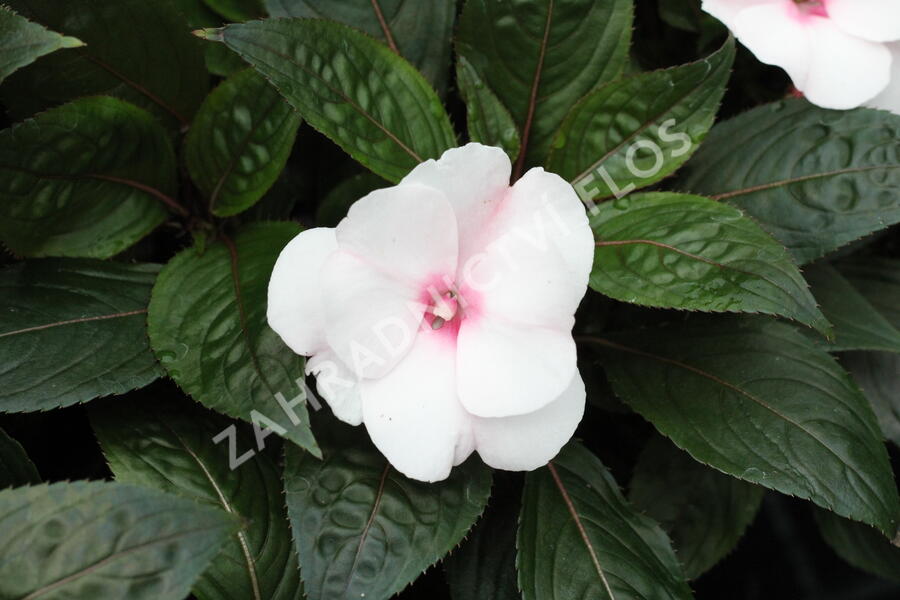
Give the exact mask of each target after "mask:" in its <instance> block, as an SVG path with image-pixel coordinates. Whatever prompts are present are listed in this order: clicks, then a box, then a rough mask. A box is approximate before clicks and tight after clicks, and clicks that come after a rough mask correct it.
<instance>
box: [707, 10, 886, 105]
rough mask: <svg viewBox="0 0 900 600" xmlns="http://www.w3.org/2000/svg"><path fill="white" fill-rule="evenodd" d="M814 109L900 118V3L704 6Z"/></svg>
mask: <svg viewBox="0 0 900 600" xmlns="http://www.w3.org/2000/svg"><path fill="white" fill-rule="evenodd" d="M703 10H705V11H706V12H708V13H709V14H711V15H712V16H714V17H716V18H717V19H719V20H720V21H722V22H723V23H725V25H726V26H727V27H728V28H729V29H730V30H731V31H732V32H733V33H734V35H735V37H737V38H738V39H739V40H740V41H741V42H742V43H743V44H744V45H745V46H746V47H747V48H749V49H750V51H751V52H753V54H755V55H756V57H757V58H758V59H759V60H761V61H762V62H764V63H767V64H770V65H777V66H779V67H781V68H783V69H784V70H785V71H787V73H788V75H789V76H790V77H791V79H792V80H793V82H794V85H795V86H796V87H797V89H798V90H800V91H801V92H803V94H804V95H805V96H806V97H807V98H808V99H809V101H810V102H812V103H813V104H817V105H819V106H822V107H824V108H834V109H848V108H856V107H858V106H863V105H865V106H870V107H873V108H882V109H886V110H891V111H893V112H896V113H898V114H900V41H898V40H900V0H703Z"/></svg>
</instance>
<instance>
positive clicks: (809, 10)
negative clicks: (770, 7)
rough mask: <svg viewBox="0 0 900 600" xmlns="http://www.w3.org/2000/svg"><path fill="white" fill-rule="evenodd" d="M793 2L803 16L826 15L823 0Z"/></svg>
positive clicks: (795, 0) (798, 0) (797, 0)
mask: <svg viewBox="0 0 900 600" xmlns="http://www.w3.org/2000/svg"><path fill="white" fill-rule="evenodd" d="M794 4H796V5H797V8H798V9H799V10H800V14H801V15H803V16H817V17H827V16H828V10H827V9H826V8H825V2H824V0H794Z"/></svg>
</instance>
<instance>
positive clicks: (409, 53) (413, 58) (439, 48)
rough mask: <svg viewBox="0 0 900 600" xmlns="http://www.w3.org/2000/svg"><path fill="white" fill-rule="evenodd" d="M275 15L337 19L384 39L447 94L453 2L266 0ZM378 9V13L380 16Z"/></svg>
mask: <svg viewBox="0 0 900 600" xmlns="http://www.w3.org/2000/svg"><path fill="white" fill-rule="evenodd" d="M265 2H266V5H267V7H268V9H269V14H271V15H272V16H273V17H308V18H320V19H329V20H331V21H338V22H340V23H343V24H344V25H350V26H351V27H356V28H358V29H361V30H363V31H364V32H366V33H368V34H369V35H370V36H372V37H374V38H375V39H378V40H381V41H382V42H384V43H386V44H388V45H389V46H390V47H391V48H395V49H396V52H397V53H398V54H400V56H402V57H403V58H405V59H406V60H408V61H409V62H410V63H412V64H413V65H414V66H415V67H416V68H418V70H419V71H420V72H421V73H422V75H424V76H425V78H426V79H427V80H428V81H429V83H431V85H432V86H433V87H434V88H435V89H436V90H437V91H438V92H439V93H440V94H441V95H443V93H444V91H445V90H446V88H447V67H448V66H449V64H450V36H451V35H452V33H453V21H454V19H455V17H456V3H455V1H454V0H429V1H428V2H408V1H407V0H375V1H373V0H265ZM379 13H380V14H379Z"/></svg>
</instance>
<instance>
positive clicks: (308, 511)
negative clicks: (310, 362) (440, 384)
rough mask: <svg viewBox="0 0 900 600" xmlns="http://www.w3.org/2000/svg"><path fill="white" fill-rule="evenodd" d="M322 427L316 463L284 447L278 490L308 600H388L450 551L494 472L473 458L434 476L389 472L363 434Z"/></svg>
mask: <svg viewBox="0 0 900 600" xmlns="http://www.w3.org/2000/svg"><path fill="white" fill-rule="evenodd" d="M334 429H335V431H329V432H326V433H325V434H324V435H323V434H320V436H319V437H320V441H321V442H322V448H323V455H324V458H323V460H321V461H319V460H315V459H314V458H312V457H311V456H309V455H308V454H306V453H301V452H299V451H298V450H297V449H296V448H293V447H291V446H287V447H286V454H287V456H286V464H285V469H284V482H285V494H286V496H287V506H288V514H289V515H290V517H291V525H292V527H293V530H294V531H296V532H298V535H297V536H295V542H296V544H297V551H298V552H299V554H300V574H301V575H302V577H303V584H304V587H305V591H306V595H307V597H308V598H310V600H326V599H331V598H361V597H362V596H363V595H364V596H365V598H366V600H386V599H387V598H389V597H391V596H393V595H394V594H396V593H397V592H399V591H400V590H402V589H403V588H404V587H406V585H407V584H409V583H410V582H412V581H413V580H415V579H416V577H418V575H419V573H421V572H422V571H424V570H425V569H426V568H428V567H429V566H430V565H432V564H434V563H435V562H436V561H437V560H439V559H440V558H441V557H443V556H444V555H445V554H446V553H447V552H448V551H450V550H451V549H452V548H453V547H454V546H455V545H456V544H457V543H459V541H460V540H461V539H462V537H463V536H464V535H465V534H466V532H467V531H468V530H469V528H470V527H471V526H472V524H473V523H474V522H475V520H476V519H477V518H478V516H479V515H480V514H481V512H482V511H483V510H484V506H485V504H486V503H487V500H488V496H489V495H490V490H491V472H490V470H489V469H488V468H487V467H485V466H484V465H483V464H482V463H481V461H479V460H477V459H471V460H469V461H467V462H466V463H464V464H463V465H461V466H458V467H456V468H455V469H454V470H453V472H452V473H451V474H450V477H449V478H448V479H447V480H445V481H442V482H439V483H422V482H419V481H413V480H411V479H407V478H406V477H404V476H403V475H401V474H399V473H398V472H397V471H396V470H394V469H392V468H391V467H390V465H389V464H388V462H387V461H386V460H385V458H384V457H383V456H381V454H380V453H379V452H378V451H377V450H376V449H375V448H374V446H372V444H371V443H370V442H369V441H368V440H367V439H366V437H367V436H366V435H365V433H364V432H362V431H360V430H359V429H350V428H348V427H345V426H343V425H337V426H336V427H334Z"/></svg>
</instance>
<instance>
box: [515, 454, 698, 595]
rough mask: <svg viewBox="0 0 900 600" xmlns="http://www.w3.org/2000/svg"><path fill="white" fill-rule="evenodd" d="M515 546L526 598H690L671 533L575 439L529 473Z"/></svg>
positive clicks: (520, 580)
mask: <svg viewBox="0 0 900 600" xmlns="http://www.w3.org/2000/svg"><path fill="white" fill-rule="evenodd" d="M517 545H518V549H519V553H518V558H517V566H518V568H519V586H520V587H521V589H522V592H523V597H524V599H525V600H551V599H557V598H591V599H592V600H594V599H597V600H623V599H624V598H628V599H629V600H631V599H634V600H650V599H653V600H658V599H663V598H668V599H675V598H678V599H686V598H692V595H691V590H690V588H689V587H688V586H687V584H686V583H685V582H684V576H683V574H682V572H681V567H680V565H679V564H678V560H677V559H676V558H675V553H674V552H673V551H672V547H671V545H670V543H669V538H668V537H667V536H666V534H665V533H663V531H662V529H660V527H659V525H658V524H657V523H656V522H655V521H653V520H651V519H649V518H648V517H645V516H643V515H642V514H640V513H639V512H637V511H636V510H635V509H634V508H632V507H631V505H629V504H628V502H627V501H626V500H625V498H623V497H622V493H621V492H620V491H619V486H618V485H617V484H616V482H615V480H614V479H613V478H612V475H610V474H609V472H608V471H607V470H606V467H604V466H603V464H602V463H601V462H600V461H599V460H598V459H597V457H595V456H594V455H592V454H591V453H590V452H589V451H588V450H587V449H585V448H584V447H583V446H581V445H580V444H578V443H575V442H573V443H570V444H569V445H568V446H566V447H565V448H563V451H562V452H561V453H560V454H559V456H557V457H556V458H555V459H553V461H552V462H551V463H550V464H549V465H548V466H547V467H545V468H542V469H540V470H538V471H534V472H531V473H529V474H528V475H527V476H526V478H525V491H524V493H523V496H522V514H521V516H520V517H519V535H518V544H517Z"/></svg>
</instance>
